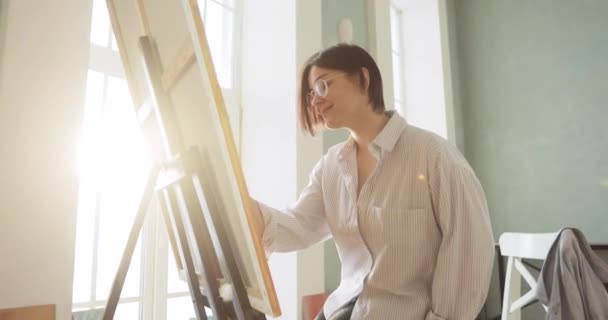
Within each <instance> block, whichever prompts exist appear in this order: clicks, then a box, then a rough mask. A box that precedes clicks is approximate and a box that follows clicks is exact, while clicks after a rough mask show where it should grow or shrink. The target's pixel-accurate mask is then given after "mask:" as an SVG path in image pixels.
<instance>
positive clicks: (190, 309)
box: [167, 296, 213, 320]
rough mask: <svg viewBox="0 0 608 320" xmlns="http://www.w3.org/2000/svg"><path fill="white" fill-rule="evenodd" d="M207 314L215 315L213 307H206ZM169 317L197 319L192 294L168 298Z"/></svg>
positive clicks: (180, 319)
mask: <svg viewBox="0 0 608 320" xmlns="http://www.w3.org/2000/svg"><path fill="white" fill-rule="evenodd" d="M205 311H206V313H207V316H211V315H213V313H212V312H211V309H209V308H205ZM167 319H175V320H189V319H196V313H195V312H194V305H193V304H192V298H190V296H185V297H179V298H170V299H167Z"/></svg>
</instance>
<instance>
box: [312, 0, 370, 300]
mask: <svg viewBox="0 0 608 320" xmlns="http://www.w3.org/2000/svg"><path fill="white" fill-rule="evenodd" d="M322 10H323V11H322V12H323V13H322V14H323V17H322V21H323V26H322V30H323V31H322V33H323V39H322V42H323V47H325V48H327V47H329V46H331V45H333V44H336V43H337V42H338V25H339V23H340V20H342V19H343V18H348V19H350V20H351V21H352V24H353V43H354V44H356V45H359V46H361V47H363V48H367V44H368V41H367V2H366V1H365V0H323V3H322ZM348 135H349V134H348V131H347V130H331V131H326V132H324V133H323V149H324V152H327V150H328V149H329V147H331V146H333V145H334V144H336V143H340V142H342V141H344V140H346V139H347V138H348ZM339 284H340V259H339V258H338V253H337V251H336V247H335V245H334V241H333V240H329V241H327V242H326V243H325V289H326V290H327V291H332V290H334V289H335V288H337V287H338V285H339Z"/></svg>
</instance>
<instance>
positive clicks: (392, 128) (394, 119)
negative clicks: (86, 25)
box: [339, 110, 407, 158]
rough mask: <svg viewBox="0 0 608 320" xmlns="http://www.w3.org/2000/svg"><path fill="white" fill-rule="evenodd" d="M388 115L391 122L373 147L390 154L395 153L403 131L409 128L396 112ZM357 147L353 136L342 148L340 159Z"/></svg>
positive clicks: (378, 136)
mask: <svg viewBox="0 0 608 320" xmlns="http://www.w3.org/2000/svg"><path fill="white" fill-rule="evenodd" d="M386 114H387V115H388V116H389V120H388V122H387V123H386V125H385V126H384V128H382V130H381V131H380V133H378V135H377V136H376V138H375V139H374V141H372V143H371V145H372V146H377V147H378V148H380V150H381V151H385V152H390V151H393V149H394V148H395V145H396V144H397V141H398V140H399V137H401V134H402V133H403V130H405V128H406V127H407V122H406V121H405V119H404V118H403V117H402V116H401V115H400V114H399V113H397V112H395V111H394V110H389V111H386ZM355 147H356V145H355V139H353V137H352V136H349V137H348V140H346V141H345V142H344V144H343V145H342V148H340V151H339V155H340V157H341V158H342V157H343V156H344V155H346V154H347V153H349V152H351V151H353V150H354V149H355Z"/></svg>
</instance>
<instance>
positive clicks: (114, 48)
mask: <svg viewBox="0 0 608 320" xmlns="http://www.w3.org/2000/svg"><path fill="white" fill-rule="evenodd" d="M112 50H114V51H118V43H117V42H116V36H115V35H114V32H112Z"/></svg>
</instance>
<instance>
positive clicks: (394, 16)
mask: <svg viewBox="0 0 608 320" xmlns="http://www.w3.org/2000/svg"><path fill="white" fill-rule="evenodd" d="M400 20H401V15H400V14H399V11H397V8H395V7H393V6H391V48H392V49H393V51H394V52H397V53H399V51H400V50H401V41H399V40H400V39H399V35H400V34H401V30H399V29H400V25H401V21H400Z"/></svg>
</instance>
